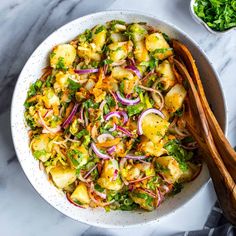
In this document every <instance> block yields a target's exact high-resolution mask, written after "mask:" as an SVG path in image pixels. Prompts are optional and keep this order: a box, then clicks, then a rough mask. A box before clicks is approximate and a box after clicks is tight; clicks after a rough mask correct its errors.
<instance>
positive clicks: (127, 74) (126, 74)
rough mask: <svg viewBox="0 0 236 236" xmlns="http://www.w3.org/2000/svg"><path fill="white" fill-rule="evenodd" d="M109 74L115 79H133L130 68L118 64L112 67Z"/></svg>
mask: <svg viewBox="0 0 236 236" xmlns="http://www.w3.org/2000/svg"><path fill="white" fill-rule="evenodd" d="M111 76H112V77H113V78H115V79H118V80H122V79H125V78H126V79H129V80H132V79H133V77H134V76H133V74H132V72H131V71H130V70H127V69H124V68H122V67H120V66H116V67H114V68H113V70H112V73H111Z"/></svg>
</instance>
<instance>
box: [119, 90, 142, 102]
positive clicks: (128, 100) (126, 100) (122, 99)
mask: <svg viewBox="0 0 236 236" xmlns="http://www.w3.org/2000/svg"><path fill="white" fill-rule="evenodd" d="M116 96H117V100H118V101H119V102H120V103H121V104H123V105H135V104H138V103H140V98H139V97H137V98H135V99H133V100H131V99H127V98H124V97H122V96H121V94H120V92H119V91H117V92H116Z"/></svg>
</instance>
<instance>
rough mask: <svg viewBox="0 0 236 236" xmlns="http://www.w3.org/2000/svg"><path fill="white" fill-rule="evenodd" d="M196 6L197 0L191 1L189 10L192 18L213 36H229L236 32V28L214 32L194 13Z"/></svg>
mask: <svg viewBox="0 0 236 236" xmlns="http://www.w3.org/2000/svg"><path fill="white" fill-rule="evenodd" d="M195 4H196V0H191V1H190V6H189V10H190V13H191V16H192V18H193V19H194V20H195V22H197V23H198V24H200V25H203V26H204V27H205V28H206V29H207V30H208V31H209V32H210V33H212V34H215V35H224V34H227V33H229V32H231V31H233V30H236V26H234V27H232V28H229V29H226V30H224V31H217V30H214V29H212V28H210V27H209V26H208V25H207V23H206V22H205V21H204V20H202V19H201V18H200V17H199V16H198V15H197V14H196V13H195V11H194V5H195Z"/></svg>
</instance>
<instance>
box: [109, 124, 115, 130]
mask: <svg viewBox="0 0 236 236" xmlns="http://www.w3.org/2000/svg"><path fill="white" fill-rule="evenodd" d="M115 130H116V124H113V127H112V128H110V129H109V131H110V132H113V131H115Z"/></svg>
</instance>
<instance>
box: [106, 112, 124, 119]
mask: <svg viewBox="0 0 236 236" xmlns="http://www.w3.org/2000/svg"><path fill="white" fill-rule="evenodd" d="M112 117H117V118H119V119H120V118H121V117H120V114H119V112H118V111H113V112H110V113H108V114H107V115H105V116H104V119H105V121H108V120H110V119H111V118H112Z"/></svg>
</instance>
